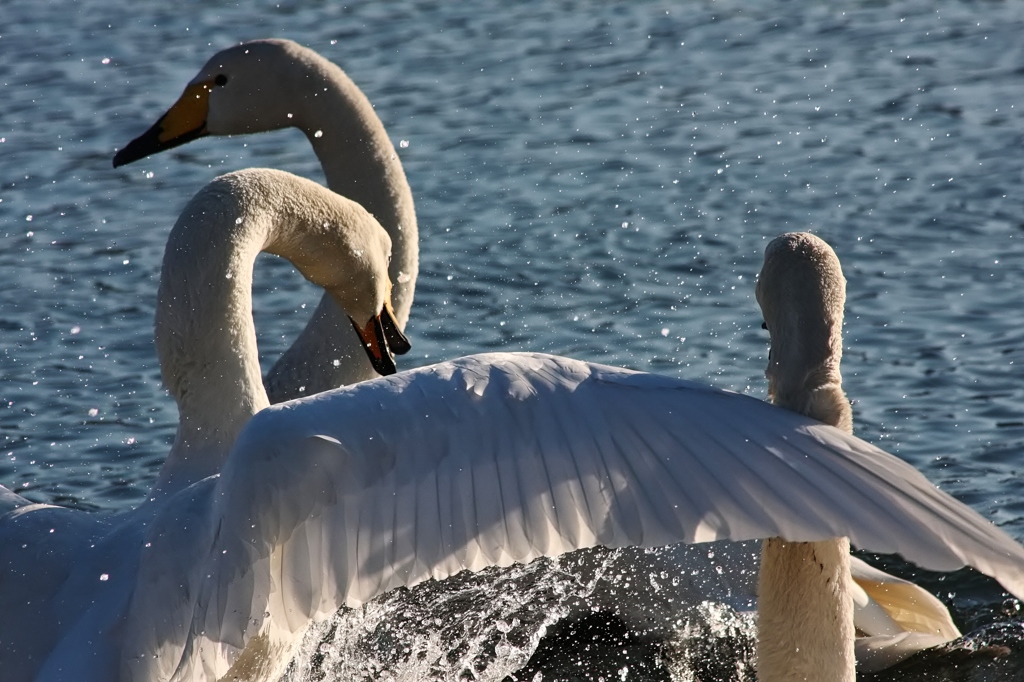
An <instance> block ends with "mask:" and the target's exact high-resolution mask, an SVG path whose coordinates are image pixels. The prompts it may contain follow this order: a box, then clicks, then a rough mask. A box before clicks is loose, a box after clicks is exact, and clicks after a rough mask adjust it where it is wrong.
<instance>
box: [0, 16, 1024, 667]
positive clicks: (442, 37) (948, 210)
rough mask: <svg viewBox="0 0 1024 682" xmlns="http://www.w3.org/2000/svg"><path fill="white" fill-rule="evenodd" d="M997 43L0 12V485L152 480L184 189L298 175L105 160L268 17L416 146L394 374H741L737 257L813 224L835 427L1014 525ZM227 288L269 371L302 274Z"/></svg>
mask: <svg viewBox="0 0 1024 682" xmlns="http://www.w3.org/2000/svg"><path fill="white" fill-rule="evenodd" d="M1021 35H1024V5H1021V4H1019V3H1003V2H956V1H952V0H938V1H935V0H930V1H925V0H920V1H919V0H907V1H900V2H855V3H843V4H835V5H833V4H826V3H814V2H811V3H794V2H784V1H783V0H775V1H773V2H763V3H758V4H757V5H756V7H754V6H750V3H743V2H687V3H675V2H630V3H587V2H550V1H549V2H519V3H501V2H483V1H480V2H474V1H467V2H460V3H436V2H411V1H407V2H393V3H365V4H360V5H353V6H343V5H341V4H340V3H335V2H294V1H292V2H281V3H274V2H259V3H240V4H238V5H236V4H235V3H217V2H205V1H204V2H194V1H193V2H189V1H186V2H177V3H155V2H127V1H125V0H87V1H81V2H70V1H68V0H61V1H53V2H32V3H29V2H21V3H14V4H11V3H8V4H5V7H4V10H3V17H2V18H0V278H2V279H0V284H2V286H0V349H2V352H0V434H2V441H0V448H2V450H0V483H3V484H4V485H7V486H9V487H11V488H16V489H17V490H18V492H20V493H22V494H23V495H25V496H27V497H30V498H32V499H34V500H39V501H53V502H58V503H62V504H69V505H72V506H77V507H81V508H87V509H103V510H112V509H123V508H127V507H131V506H134V505H135V504H137V503H138V502H139V501H140V500H141V499H142V498H143V496H144V495H145V494H146V492H147V490H148V489H149V486H150V485H151V483H152V482H153V480H154V477H155V475H156V472H157V470H158V468H159V465H160V463H161V462H162V459H163V457H164V455H165V454H166V452H167V450H168V448H169V445H170V441H171V439H172V437H173V434H174V428H175V423H176V412H175V409H174V406H173V402H172V401H171V400H170V398H169V397H168V396H167V395H166V394H165V392H164V390H163V389H162V387H161V385H160V380H159V369H158V366H157V364H156V355H155V351H154V348H153V343H152V319H153V312H154V304H155V298H156V286H157V278H158V273H159V263H160V258H161V254H162V249H163V243H164V240H165V238H166V236H167V233H168V231H169V229H170V227H171V225H172V224H173V222H174V220H175V218H176V216H177V214H178V212H179V211H180V209H181V208H182V207H183V205H184V203H185V202H186V201H187V200H188V198H189V197H190V196H191V195H192V194H193V193H194V192H195V191H196V190H197V189H198V188H199V187H201V186H202V185H203V184H204V183H205V182H206V181H208V180H210V179H211V178H213V177H215V176H216V175H218V174H220V173H222V172H225V171H228V170H233V169H237V168H242V167H246V166H256V165H259V166H272V167H277V168H281V169H286V170H290V171H292V172H296V173H300V174H303V175H306V176H309V177H313V178H317V179H321V180H322V175H321V173H320V170H319V166H318V163H317V161H316V159H315V157H314V156H313V154H312V152H311V150H310V149H309V147H308V144H307V143H306V141H305V140H304V138H303V137H302V135H301V134H299V133H298V132H297V131H282V132H278V133H274V134H270V135H262V136H259V137H250V138H244V139H243V138H235V139H204V140H200V141H198V142H195V143H192V144H191V145H188V146H186V147H183V148H180V149H177V150H174V151H173V152H170V153H165V154H163V155H161V156H157V157H154V158H150V159H145V160H143V161H141V162H138V163H136V164H133V165H130V166H127V167H125V168H121V169H117V170H114V169H112V168H111V163H110V162H111V157H112V155H113V153H114V151H115V149H116V148H119V147H123V146H124V145H125V144H126V143H127V142H128V140H130V139H131V138H133V137H134V136H136V135H137V134H139V133H141V132H142V131H143V130H144V129H145V128H147V127H148V126H149V124H150V123H152V122H153V121H154V120H155V119H156V117H157V116H158V115H159V114H160V113H162V112H163V111H164V110H165V109H166V107H167V106H168V105H170V104H171V103H172V102H173V101H174V99H175V98H176V97H177V96H178V94H179V93H180V91H181V88H182V87H183V86H184V84H185V83H186V82H187V81H188V80H189V79H190V78H191V77H192V76H193V75H194V73H195V71H196V70H197V69H198V68H199V67H200V66H201V65H202V64H203V63H204V62H205V61H206V59H207V58H208V57H209V56H210V55H211V54H212V53H213V52H215V51H216V50H218V49H220V48H223V47H226V46H228V45H230V44H233V43H235V42H237V41H239V40H244V39H251V38H259V37H268V36H279V37H287V38H292V39H294V40H296V41H298V42H301V43H303V44H305V45H307V46H309V47H312V48H313V49H315V50H317V51H319V52H320V53H321V54H323V55H325V56H327V57H328V58H330V59H332V60H333V61H335V62H337V63H338V64H340V65H341V66H342V67H343V68H345V69H346V71H347V72H348V73H349V74H350V75H351V76H352V77H353V79H354V80H355V81H356V82H357V83H358V84H359V85H360V86H361V87H362V88H363V90H364V91H365V92H366V94H367V95H368V97H369V98H370V100H371V101H372V102H373V103H374V105H375V107H376V109H377V111H378V113H379V115H380V116H381V118H382V119H383V121H384V123H385V125H386V126H387V128H388V130H389V132H390V133H391V135H392V139H393V140H395V141H396V143H397V142H399V141H405V142H407V144H402V145H400V146H399V149H398V151H399V153H400V154H401V157H402V161H403V164H404V165H405V169H406V172H407V174H408V177H409V181H410V183H411V185H412V188H413V193H414V196H415V198H416V208H417V213H418V216H419V223H420V229H421V245H420V248H421V271H420V279H419V283H418V287H417V292H416V302H415V305H414V308H413V314H412V318H411V320H410V323H409V327H408V330H407V331H408V333H409V336H410V338H411V340H412V342H413V351H412V353H411V354H410V355H408V356H405V357H404V358H402V360H403V366H404V367H412V366H416V365H420V364H426V363H429V362H432V361H435V360H438V359H444V358H449V357H454V356H458V355H462V354H466V353H470V352H479V351H486V350H495V349H505V350H543V351H549V352H554V353H559V354H565V355H571V356H574V357H578V358H585V359H588V360H595V361H600V362H607V363H610V364H617V365H625V366H630V367H635V368H638V369H644V370H651V371H656V372H661V373H666V374H672V375H677V376H682V377H686V378H691V379H700V380H704V381H708V382H710V383H713V384H715V385H717V386H721V387H725V388H731V389H735V390H740V391H744V392H749V393H752V394H755V395H763V393H764V383H765V382H764V379H763V374H762V372H763V368H764V366H765V363H766V354H767V334H766V332H763V331H762V330H761V328H760V322H761V319H760V316H759V313H758V309H757V305H756V303H755V301H754V298H753V280H754V276H755V275H756V273H757V271H758V269H759V267H760V259H761V254H762V252H763V249H764V246H765V244H766V243H767V241H768V240H770V239H771V238H772V237H774V236H775V235H777V234H779V233H781V232H784V231H788V230H812V231H815V232H816V233H818V234H819V235H820V236H822V237H824V238H825V239H826V240H828V241H829V242H830V243H831V244H832V245H833V247H834V248H835V250H836V252H837V253H838V255H839V257H840V259H841V260H842V262H843V266H844V271H845V273H846V277H847V279H848V291H849V301H848V303H847V318H846V326H845V333H846V343H845V348H846V354H845V357H844V360H843V367H844V371H843V375H844V379H845V383H846V387H847V392H848V393H849V395H850V396H851V398H853V399H854V401H855V403H854V410H855V419H856V432H857V433H858V435H860V436H862V437H864V438H866V439H868V440H870V441H873V442H876V443H879V444H881V445H882V446H883V447H885V448H886V449H888V450H890V451H891V452H894V453H896V454H898V455H900V456H901V457H903V458H905V459H906V460H908V461H909V462H911V463H912V464H914V465H915V466H917V467H918V468H920V469H921V470H922V471H924V472H925V474H926V475H927V476H928V477H929V478H930V479H931V480H932V481H934V482H935V483H936V484H938V485H939V486H940V487H942V488H943V489H944V490H946V491H948V492H950V493H952V494H953V495H955V496H956V497H958V498H959V499H961V500H963V501H964V502H966V503H967V504H969V505H971V506H973V507H974V508H975V509H977V510H978V511H979V512H980V513H982V514H983V515H985V516H986V517H988V518H990V519H992V520H993V521H994V522H996V523H997V524H999V525H1001V526H1002V527H1003V528H1004V529H1005V530H1007V531H1008V532H1009V533H1010V534H1011V535H1013V536H1014V537H1016V538H1018V539H1020V540H1024V494H1022V493H1021V487H1020V483H1019V481H1018V478H1019V474H1020V469H1021V462H1022V454H1024V407H1022V406H1024V400H1022V398H1024V372H1022V368H1021V363H1022V362H1024V324H1022V322H1024V309H1022V307H1021V304H1020V293H1021V291H1022V283H1024V275H1022V274H1021V273H1022V271H1024V268H1022V264H1024V193H1022V192H1021V187H1022V181H1024V41H1022V40H1021ZM254 296H255V299H256V304H255V305H256V309H257V311H256V315H257V325H258V327H259V330H260V338H259V340H260V344H261V351H262V353H263V355H264V358H265V366H269V365H270V364H271V363H272V361H273V359H274V358H276V356H277V355H278V354H279V353H280V352H281V351H282V350H283V349H284V348H285V347H287V345H288V343H290V339H291V337H292V335H294V334H295V333H296V332H297V330H298V329H300V328H301V326H302V324H304V320H305V315H306V311H307V310H311V309H312V306H313V305H314V304H315V302H316V301H317V300H318V295H317V292H316V291H314V290H313V289H312V288H310V287H309V286H307V285H306V284H305V283H304V282H303V281H302V280H301V278H299V277H298V276H297V275H295V274H294V273H292V272H291V271H290V269H289V268H288V267H285V265H284V264H282V263H280V262H278V261H276V260H274V259H271V258H267V259H266V260H265V261H263V263H262V265H261V267H260V268H259V269H258V271H257V283H256V291H255V292H254ZM641 580H646V579H644V578H642V579H641ZM940 587H941V593H940V597H942V598H943V600H944V601H946V602H947V603H949V604H950V605H951V607H952V608H953V610H954V613H955V615H957V617H958V618H959V619H960V622H961V624H963V625H965V627H964V630H965V632H966V631H967V630H975V631H978V632H981V634H980V635H979V637H980V640H981V641H982V643H983V644H984V643H986V642H989V643H991V641H998V642H1000V643H1004V644H1006V643H1008V646H1010V648H1011V649H1012V650H1013V651H1014V652H1017V653H1020V652H1024V634H1022V629H1021V620H1020V619H1019V618H1017V616H1016V615H1015V614H1016V610H1015V609H1019V605H1018V604H1017V603H1016V602H1015V601H1013V600H1007V601H1005V602H1004V596H1005V595H1002V593H1001V592H1000V591H999V590H998V589H997V588H995V587H993V586H992V585H991V584H989V583H987V582H985V581H980V580H977V579H975V578H974V577H972V576H970V575H961V574H956V575H954V576H953V577H951V578H948V579H946V580H945V581H944V582H942V583H936V587H935V589H937V590H938V589H939V588H940ZM382 608H383V607H382ZM361 617H369V616H361ZM995 624H1001V625H998V628H1001V629H1000V630H999V634H998V636H997V635H995V634H993V632H994V628H996V627H997V625H995ZM978 628H981V630H978ZM1014 628H1016V629H1014ZM986 638H987V639H986ZM534 644H535V642H534ZM492 646H493V643H492ZM531 646H532V645H531ZM467 647H468V648H469V649H472V646H471V645H469V644H467ZM353 655H354V654H353ZM453 665H454V664H453ZM456 667H457V666H456ZM997 667H998V666H997ZM923 669H924V668H923V667H922V668H921V670H923ZM994 670H995V669H994ZM375 674H380V673H379V671H378V672H377V673H375ZM417 674H419V673H409V675H410V676H411V677H415V676H416V675H417ZM445 674H448V673H445ZM452 674H453V675H454V674H455V673H452ZM921 674H924V673H923V672H922V673H921ZM1000 674H1004V673H999V672H998V670H996V672H992V673H991V675H990V676H989V677H985V678H983V679H996V678H998V676H999V675H1000ZM1006 674H1009V673H1006ZM477 675H478V676H482V675H483V673H477ZM424 676H426V677H429V674H428V673H423V675H421V677H424ZM1004 678H1005V679H1013V678H1012V677H1005V674H1004ZM481 679H482V677H481ZM904 679H906V678H904ZM1000 679H1003V678H1000Z"/></svg>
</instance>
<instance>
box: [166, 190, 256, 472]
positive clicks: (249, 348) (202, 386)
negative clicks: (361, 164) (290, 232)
mask: <svg viewBox="0 0 1024 682" xmlns="http://www.w3.org/2000/svg"><path fill="white" fill-rule="evenodd" d="M203 196H206V195H203V194H200V195H197V197H196V199H193V201H192V202H191V203H190V204H189V206H187V207H186V209H185V212H184V213H182V217H181V218H179V220H178V223H177V224H176V225H175V227H174V230H172V232H171V236H170V239H169V241H168V245H167V250H166V252H165V254H164V261H163V267H162V269H161V277H160V289H159V294H158V304H157V315H156V325H155V327H156V342H157V350H158V353H159V356H160V367H161V372H162V375H163V379H164V384H165V385H166V386H167V388H168V390H169V392H170V393H171V395H172V397H173V398H174V400H175V402H176V403H177V405H178V414H179V420H178V431H177V434H176V436H175V439H174V444H173V446H172V447H171V452H170V455H169V456H168V458H167V461H166V462H165V464H164V468H163V470H162V471H161V474H160V480H159V481H158V484H157V488H158V489H159V490H162V491H168V492H171V491H173V490H177V489H180V488H181V487H183V486H185V485H188V484H190V483H192V482H194V481H196V480H199V479H201V478H204V477H206V476H209V475H211V474H214V473H216V472H217V471H219V470H220V466H221V465H222V464H223V461H224V459H225V458H226V457H227V454H228V452H229V451H230V449H231V445H232V444H233V443H234V441H235V438H236V437H237V436H238V433H239V432H240V431H241V429H242V427H243V426H245V424H246V422H248V420H249V418H250V417H252V415H254V414H256V413H257V412H258V411H260V410H261V409H263V408H264V407H266V406H267V405H269V401H268V400H267V395H266V392H265V391H264V389H263V382H262V378H261V376H260V374H261V373H260V367H259V355H258V351H257V347H256V330H255V326H254V324H253V320H252V300H251V290H252V271H253V263H254V261H255V258H256V255H257V254H258V253H259V252H260V250H262V248H263V247H264V245H265V244H266V242H267V240H268V238H269V234H268V232H269V226H268V225H267V224H266V221H258V220H245V219H244V217H243V215H244V211H243V210H242V207H241V206H238V205H236V206H227V207H225V206H216V205H214V203H213V202H203V201H197V199H199V198H200V197H203ZM204 204H209V205H204ZM225 209H226V210H225ZM206 211H209V212H206ZM236 219H241V220H242V222H241V223H238V224H236V222H235V221H236ZM211 223H212V224H211ZM221 223H225V224H229V225H230V226H231V227H229V228H227V229H224V228H223V227H222V225H221Z"/></svg>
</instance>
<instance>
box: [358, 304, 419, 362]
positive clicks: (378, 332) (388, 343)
mask: <svg viewBox="0 0 1024 682" xmlns="http://www.w3.org/2000/svg"><path fill="white" fill-rule="evenodd" d="M349 319H351V318H349ZM352 326H353V327H355V328H356V333H357V334H359V339H360V340H361V341H362V342H363V348H364V349H366V354H367V356H369V358H370V364H371V365H373V369H374V370H376V372H377V374H380V375H382V376H387V375H389V374H394V373H395V372H397V371H398V367H396V366H395V355H396V354H397V355H405V354H406V353H408V352H409V349H410V348H412V344H410V343H409V339H407V338H406V337H405V334H403V333H402V330H401V329H399V328H398V322H397V321H396V320H395V313H394V311H393V310H392V309H391V302H390V301H387V302H385V303H384V307H383V308H381V311H380V315H377V316H376V317H371V318H370V321H369V322H367V324H366V326H365V327H360V326H359V324H358V323H357V322H356V321H355V320H352Z"/></svg>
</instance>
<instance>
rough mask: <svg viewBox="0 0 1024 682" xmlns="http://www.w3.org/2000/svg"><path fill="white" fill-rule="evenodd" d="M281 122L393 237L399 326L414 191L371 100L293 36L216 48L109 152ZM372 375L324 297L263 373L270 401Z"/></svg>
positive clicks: (122, 160)
mask: <svg viewBox="0 0 1024 682" xmlns="http://www.w3.org/2000/svg"><path fill="white" fill-rule="evenodd" d="M286 127H296V128H298V129H299V130H301V131H302V132H303V133H305V135H306V137H307V138H308V139H309V141H310V144H312V145H313V150H314V151H315V152H316V155H317V157H318V158H319V159H320V163H321V165H322V167H323V171H324V175H325V177H326V179H327V185H328V187H330V188H331V189H332V190H334V191H335V192H337V193H339V194H341V195H342V196H344V197H347V198H349V199H351V200H353V201H356V202H358V203H360V204H362V206H363V207H364V208H365V209H366V210H368V211H369V212H370V213H371V214H373V216H374V217H375V218H376V219H377V221H378V222H380V224H381V225H382V226H383V227H384V229H385V230H387V232H388V234H389V235H390V236H391V241H392V259H391V264H390V268H389V275H390V277H391V281H392V282H393V283H394V289H393V291H392V302H393V304H394V310H395V315H396V317H397V319H398V324H399V327H400V328H401V329H404V328H405V323H406V321H407V320H408V318H409V309H410V308H411V306H412V299H413V291H414V289H415V286H416V275H417V272H418V270H419V250H418V232H417V226H416V212H415V210H414V208H413V199H412V191H411V190H410V189H409V183H408V182H407V181H406V178H405V172H404V170H403V169H402V164H401V162H400V161H399V159H398V155H397V153H396V152H395V148H394V146H393V145H392V144H391V141H390V139H389V138H388V135H387V131H385V129H384V125H383V124H382V123H381V121H380V119H379V118H378V117H377V114H376V113H375V112H374V111H373V106H372V105H371V104H370V102H369V100H367V98H366V96H365V95H364V94H363V93H362V91H361V90H360V89H359V88H358V87H357V86H356V84H355V83H353V82H352V80H351V79H350V78H349V77H348V76H347V75H346V74H345V72H344V71H342V70H341V69H340V68H338V66H336V65H335V64H333V63H332V62H330V61H328V60H327V59H324V58H323V57H321V56H320V55H319V54H317V53H316V52H314V51H313V50H310V49H308V48H305V47H302V46H301V45H298V44H297V43H294V42H292V41H290V40H257V41H253V42H248V43H243V44H241V45H237V46H235V47H231V48H228V49H226V50H223V51H221V52H218V53H217V54H215V55H214V56H213V57H211V58H210V60H209V61H208V62H207V63H206V65H205V66H204V67H203V68H202V69H201V70H200V71H199V73H198V74H197V75H196V77H195V78H193V79H192V81H191V82H190V83H189V84H188V86H187V87H186V88H185V92H184V93H183V94H182V95H181V97H180V98H179V99H178V101H177V102H176V103H175V104H174V105H173V106H172V107H171V108H170V109H169V110H168V111H167V113H165V114H164V115H163V116H162V117H160V119H159V120H158V121H157V122H156V123H155V124H154V125H153V126H152V127H151V128H150V129H149V130H148V131H146V132H145V133H144V134H142V135H141V136H139V137H138V138H136V139H134V140H132V141H131V142H130V143H129V144H128V145H127V146H126V147H125V148H124V149H122V150H120V151H119V152H118V153H117V154H116V155H115V156H114V166H115V167H117V166H120V165H123V164H126V163H131V162H132V161H135V160H138V159H141V158H143V157H145V156H149V155H150V154H154V153H156V152H159V151H162V150H166V149H171V148H173V147H176V146H178V145H181V144H184V143H186V142H190V141H192V140H195V139H196V138H199V137H202V136H205V135H241V134H246V133H258V132H262V131H269V130H277V129H279V128H286ZM374 376H376V374H375V372H374V370H373V368H372V367H371V366H370V364H369V363H368V362H367V361H366V359H365V355H364V354H363V352H362V351H361V350H360V344H359V340H358V338H357V337H356V336H355V335H354V334H352V332H351V329H350V325H349V322H348V320H347V319H346V318H345V315H344V314H343V313H342V312H341V310H339V309H338V307H337V305H335V304H334V302H333V301H331V300H330V298H329V297H328V296H326V295H325V296H324V298H323V299H322V300H321V302H320V305H319V306H318V307H317V309H316V311H315V312H314V313H313V316H312V317H311V318H310V321H309V324H308V325H307V326H306V328H305V330H304V331H303V332H302V334H301V335H300V336H299V337H298V338H297V339H296V340H295V343H294V344H293V345H292V347H291V348H289V349H288V351H286V352H285V354H284V355H282V356H281V358H280V359H279V360H278V361H277V363H276V364H275V365H274V366H273V367H272V368H271V370H270V372H268V374H267V378H266V387H267V392H268V394H269V397H270V401H271V402H273V403H276V402H281V401H282V400H289V399H292V398H297V397H301V396H303V395H312V394H313V393H319V392H320V391H325V390H327V389H330V388H336V387H338V386H341V385H345V384H351V383H355V382H356V381H362V380H364V379H372V378H373V377H374Z"/></svg>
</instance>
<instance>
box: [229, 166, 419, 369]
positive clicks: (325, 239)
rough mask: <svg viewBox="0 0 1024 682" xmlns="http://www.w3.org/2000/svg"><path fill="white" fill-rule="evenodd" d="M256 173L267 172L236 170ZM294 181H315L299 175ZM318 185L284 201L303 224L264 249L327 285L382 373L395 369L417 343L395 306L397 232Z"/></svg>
mask: <svg viewBox="0 0 1024 682" xmlns="http://www.w3.org/2000/svg"><path fill="white" fill-rule="evenodd" d="M256 173H264V174H265V173H267V171H265V170H263V169H249V170H247V171H240V172H239V173H237V174H236V175H246V174H256ZM271 173H273V172H272V171H271ZM273 174H274V175H275V176H276V175H277V174H276V173H273ZM291 182H294V183H298V184H301V185H310V186H312V185H313V184H315V183H311V181H308V180H304V179H298V178H296V179H292V180H291ZM316 189H317V190H318V191H317V192H316V193H304V194H303V195H302V196H301V197H292V198H291V199H292V200H291V201H290V200H288V199H286V200H285V201H284V203H285V204H286V205H289V206H290V209H289V212H292V213H293V215H294V216H295V218H294V221H293V222H294V224H302V225H303V227H302V229H287V230H278V231H277V232H276V235H275V236H274V237H273V238H272V239H271V240H270V242H269V243H268V244H267V245H266V247H265V249H264V250H266V251H268V252H270V253H275V254H277V255H280V256H283V257H285V258H287V259H288V260H289V261H291V262H292V264H293V265H295V267H296V268H298V270H299V272H301V273H302V275H303V276H304V277H305V278H306V279H307V280H309V281H310V282H312V283H313V284H316V285H317V286H319V287H321V288H323V289H324V291H326V292H327V293H328V294H329V295H330V296H331V298H333V299H334V300H335V302H336V303H337V304H338V305H339V306H340V307H341V309H342V310H344V311H345V312H346V313H347V314H348V316H349V319H350V320H351V321H352V325H353V327H355V330H356V333H357V334H358V335H359V338H360V339H361V341H362V345H363V347H364V349H365V350H366V353H367V355H368V356H369V359H370V363H371V364H372V365H373V368H374V369H375V370H376V371H377V373H378V374H394V373H395V371H396V367H395V361H394V355H395V354H397V355H402V354H404V353H406V352H408V351H409V349H410V347H411V346H410V343H409V340H408V339H407V338H406V337H405V335H404V334H403V333H402V331H401V328H400V327H399V325H398V321H397V319H396V316H395V312H394V309H393V308H392V306H391V280H390V278H389V277H388V264H389V263H390V260H391V237H390V236H389V235H388V233H387V232H386V231H385V230H384V228H382V227H381V226H380V224H379V223H378V222H377V220H376V219H375V218H374V217H373V216H372V215H371V214H370V213H369V212H368V211H367V210H366V209H364V208H363V207H362V206H361V205H359V204H358V203H356V202H354V201H349V200H347V199H345V198H343V197H341V196H339V195H337V194H334V193H333V192H330V191H329V190H325V189H322V188H320V187H319V186H317V187H316ZM292 201H294V203H292Z"/></svg>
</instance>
